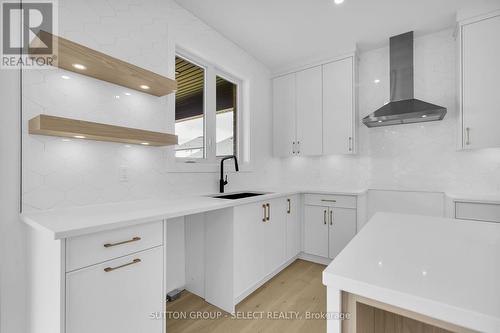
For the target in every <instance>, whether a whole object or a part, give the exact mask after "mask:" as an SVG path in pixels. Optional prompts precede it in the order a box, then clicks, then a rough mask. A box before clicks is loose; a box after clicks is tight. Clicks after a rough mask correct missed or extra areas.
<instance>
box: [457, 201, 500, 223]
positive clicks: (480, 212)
mask: <svg viewBox="0 0 500 333" xmlns="http://www.w3.org/2000/svg"><path fill="white" fill-rule="evenodd" d="M454 217H455V218H456V219H462V220H472V221H484V222H499V223H500V204H498V203H489V202H462V201H456V202H455V216H454Z"/></svg>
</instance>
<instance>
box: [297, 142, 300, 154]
mask: <svg viewBox="0 0 500 333" xmlns="http://www.w3.org/2000/svg"><path fill="white" fill-rule="evenodd" d="M297 154H300V141H297Z"/></svg>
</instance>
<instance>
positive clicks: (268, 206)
mask: <svg viewBox="0 0 500 333" xmlns="http://www.w3.org/2000/svg"><path fill="white" fill-rule="evenodd" d="M270 216H271V205H269V204H267V220H268V221H269V219H270Z"/></svg>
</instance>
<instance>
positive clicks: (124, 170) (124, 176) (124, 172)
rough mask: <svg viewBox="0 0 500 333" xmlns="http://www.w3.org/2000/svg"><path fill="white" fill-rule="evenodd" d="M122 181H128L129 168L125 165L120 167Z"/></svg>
mask: <svg viewBox="0 0 500 333" xmlns="http://www.w3.org/2000/svg"><path fill="white" fill-rule="evenodd" d="M120 182H121V183H128V169H127V167H126V166H123V165H122V166H121V167H120Z"/></svg>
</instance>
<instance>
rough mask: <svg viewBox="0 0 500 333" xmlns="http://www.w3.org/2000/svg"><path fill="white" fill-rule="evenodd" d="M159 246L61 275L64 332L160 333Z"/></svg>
mask: <svg viewBox="0 0 500 333" xmlns="http://www.w3.org/2000/svg"><path fill="white" fill-rule="evenodd" d="M162 289H163V247H162V246H160V247H156V248H153V249H150V250H146V251H142V252H138V253H135V254H133V255H130V256H126V257H122V258H119V259H115V260H111V261H107V262H105V263H102V264H99V265H95V266H91V267H87V268H83V269H80V270H77V271H74V272H70V273H67V274H66V333H89V332H96V333H97V332H103V333H104V332H106V333H118V332H119V333H138V332H148V333H155V332H156V333H162V332H163V323H164V321H163V320H160V319H152V318H151V317H150V315H151V314H152V313H156V312H162V311H163V310H164V309H163V306H164V304H163V297H162V292H163V291H162Z"/></svg>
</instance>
